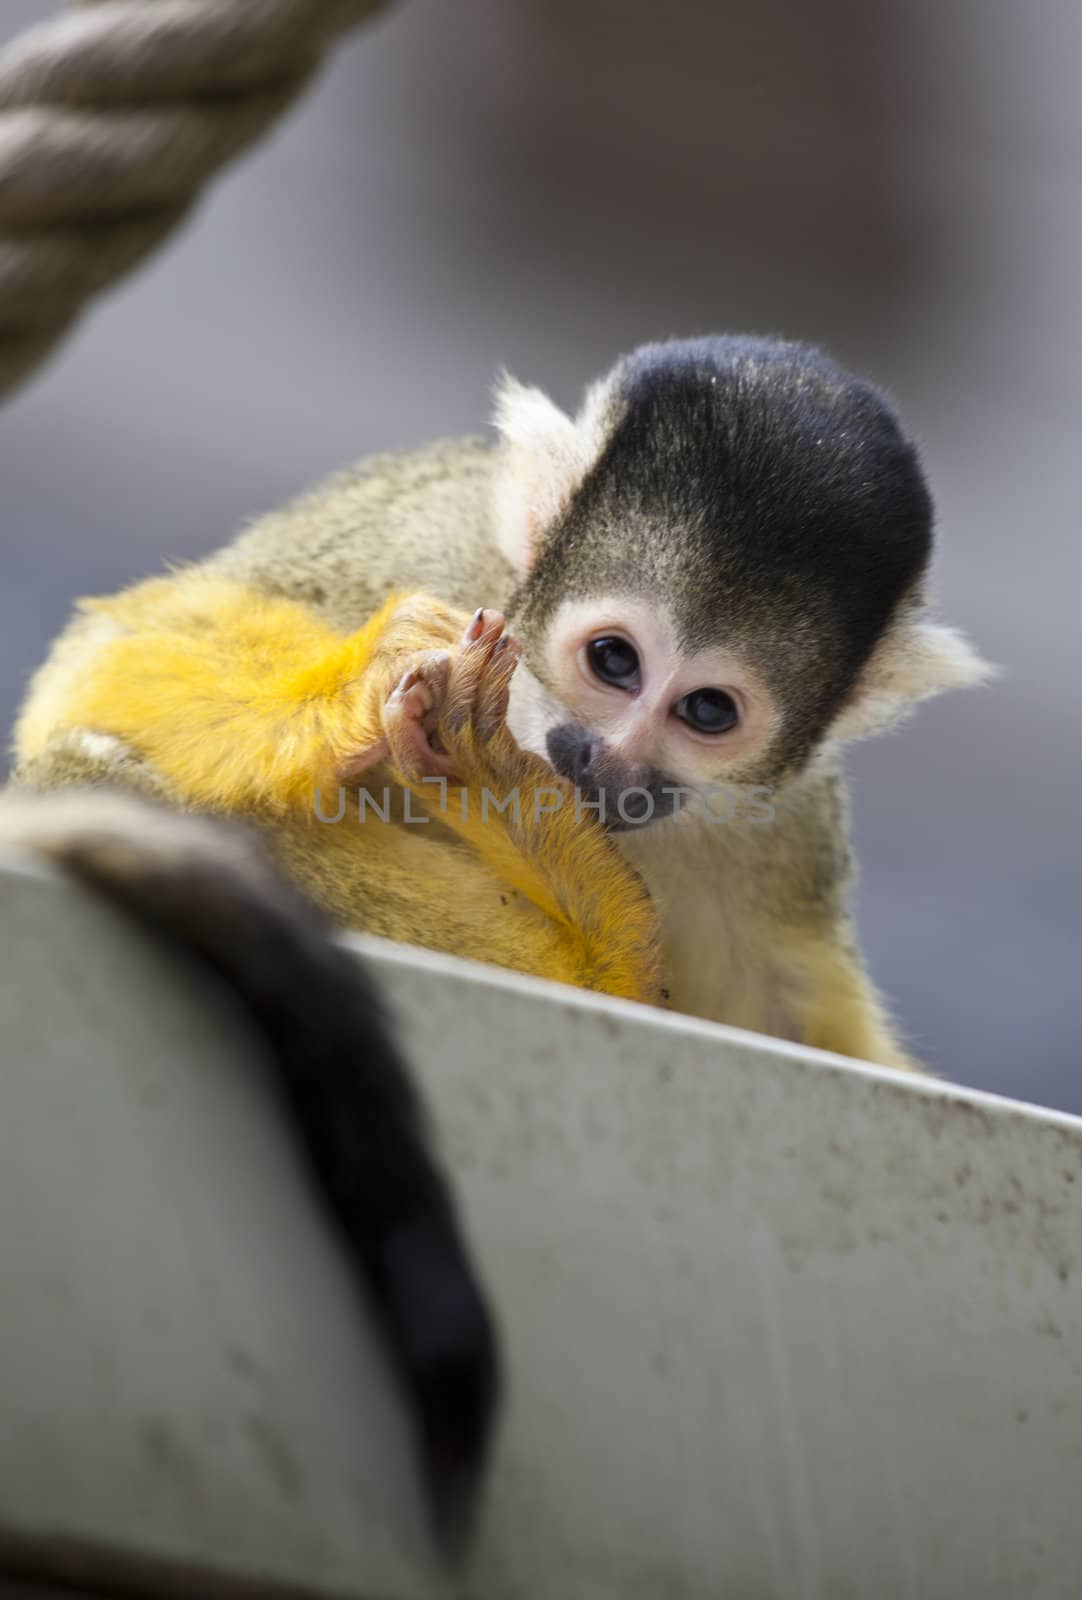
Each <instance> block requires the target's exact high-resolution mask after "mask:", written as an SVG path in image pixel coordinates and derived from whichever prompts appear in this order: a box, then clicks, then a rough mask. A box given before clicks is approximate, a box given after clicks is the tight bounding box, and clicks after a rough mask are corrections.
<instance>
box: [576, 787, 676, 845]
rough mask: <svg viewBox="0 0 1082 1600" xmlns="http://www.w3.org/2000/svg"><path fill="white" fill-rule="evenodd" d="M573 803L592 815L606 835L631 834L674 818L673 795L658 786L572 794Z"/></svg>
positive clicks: (594, 790)
mask: <svg viewBox="0 0 1082 1600" xmlns="http://www.w3.org/2000/svg"><path fill="white" fill-rule="evenodd" d="M575 796H576V803H577V804H578V806H579V807H580V808H581V809H582V810H583V811H584V812H591V813H592V814H593V815H594V816H595V817H597V819H598V821H599V822H600V823H601V824H602V825H603V826H604V828H605V831H606V833H631V832H632V831H633V830H635V829H638V828H648V827H649V826H650V824H651V823H652V822H661V821H662V820H663V819H664V818H666V817H671V816H672V814H673V795H672V793H666V792H665V790H664V789H662V787H661V786H660V785H659V784H657V785H655V784H650V785H647V784H641V785H640V784H628V785H624V786H622V787H615V786H610V787H608V788H604V787H602V788H597V789H581V788H576V790H575Z"/></svg>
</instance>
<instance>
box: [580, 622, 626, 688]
mask: <svg viewBox="0 0 1082 1600" xmlns="http://www.w3.org/2000/svg"><path fill="white" fill-rule="evenodd" d="M586 659H587V660H588V661H589V663H590V670H591V672H592V673H593V674H594V677H595V678H600V679H601V682H602V683H611V684H613V685H614V686H615V687H616V688H617V689H637V688H638V686H639V657H638V652H637V651H636V649H635V647H634V645H630V644H628V642H627V640H626V639H619V638H617V637H616V636H615V635H613V637H612V638H605V639H591V640H590V643H589V644H588V645H587V646H586Z"/></svg>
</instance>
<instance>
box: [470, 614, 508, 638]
mask: <svg viewBox="0 0 1082 1600" xmlns="http://www.w3.org/2000/svg"><path fill="white" fill-rule="evenodd" d="M506 626H507V623H506V620H505V618H504V615H503V612H502V611H489V610H487V609H486V608H485V607H484V606H478V607H477V610H476V611H475V612H474V614H473V616H472V617H471V618H470V620H469V622H468V623H467V625H466V631H465V633H464V634H463V635H462V643H463V644H479V643H484V642H487V643H490V644H492V643H495V641H496V640H497V639H498V638H499V637H500V635H501V633H502V632H503V630H504V628H505V627H506Z"/></svg>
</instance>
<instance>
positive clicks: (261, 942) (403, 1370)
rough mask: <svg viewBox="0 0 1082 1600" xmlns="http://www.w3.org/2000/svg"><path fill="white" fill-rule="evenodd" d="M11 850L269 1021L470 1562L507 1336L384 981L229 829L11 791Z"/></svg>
mask: <svg viewBox="0 0 1082 1600" xmlns="http://www.w3.org/2000/svg"><path fill="white" fill-rule="evenodd" d="M8 846H10V847H14V848H20V849H26V850H29V851H31V852H32V853H34V854H36V855H38V856H41V857H44V858H47V859H49V860H52V861H53V862H55V863H57V865H59V866H60V867H61V868H62V869H63V870H64V871H67V872H70V873H71V874H73V875H74V876H75V877H77V878H79V879H81V880H82V881H84V882H85V883H87V884H89V885H90V886H91V887H92V888H93V889H94V890H95V891H97V892H99V893H100V894H102V895H103V896H104V897H105V898H106V899H107V900H109V901H111V902H113V903H114V904H115V905H117V906H118V907H120V908H121V909H122V910H123V911H124V912H125V913H126V914H128V915H129V916H131V917H132V918H134V919H135V920H136V921H137V922H138V923H139V924H140V925H141V926H143V927H145V928H147V929H149V930H151V931H152V932H153V933H154V934H155V935H156V936H159V937H160V938H161V939H162V940H163V941H164V942H165V943H166V944H167V945H170V946H172V947H173V948H174V949H175V950H176V951H178V952H179V953H181V954H182V955H183V957H184V958H185V959H187V960H191V961H195V962H197V963H198V964H199V965H200V966H202V967H203V968H204V969H209V970H210V971H211V972H213V973H215V974H217V975H218V976H219V977H220V978H221V979H223V980H224V982H225V984H226V985H227V986H228V988H229V989H230V990H232V992H233V993H234V994H235V996H236V997H237V998H238V999H239V1001H240V1002H241V1004H242V1006H243V1008H244V1010H245V1011H246V1012H247V1014H248V1015H249V1017H250V1018H251V1019H252V1021H253V1022H254V1023H255V1024H256V1026H257V1028H258V1031H259V1033H260V1035H261V1037H262V1039H263V1040H264V1041H265V1044H266V1047H267V1051H268V1055H269V1059H270V1062H271V1063H272V1066H273V1070H274V1078H275V1082H276V1084H277V1086H278V1088H279V1090H280V1092H281V1095H282V1097H283V1098H284V1100H285V1102H286V1105H287V1107H288V1108H289V1111H290V1113H291V1120H292V1121H293V1123H294V1124H295V1126H296V1128H297V1129H298V1131H299V1134H300V1139H301V1143H302V1145H303V1147H304V1150H305V1153H306V1156H307V1158H308V1162H309V1165H310V1167H311V1170H312V1173H313V1175H314V1177H315V1180H316V1183H317V1186H318V1187H319V1189H320V1191H321V1192H322V1195H323V1198H324V1200H325V1202H326V1205H327V1207H328V1209H329V1211H330V1213H331V1215H332V1216H333V1218H334V1219H335V1222H336V1223H337V1226H338V1230H339V1232H340V1234H341V1236H342V1239H343V1241H344V1243H345V1247H346V1250H347V1252H348V1254H349V1257H350V1259H351V1261H352V1263H353V1265H354V1266H355V1268H356V1269H357V1271H358V1273H359V1276H360V1279H361V1282H362V1285H363V1288H364V1290H365V1291H366V1295H367V1299H368V1302H369V1304H370V1306H371V1309H372V1311H373V1313H374V1316H375V1319H376V1321H377V1323H378V1325H379V1327H380V1330H381V1332H382V1334H383V1337H384V1340H385V1343H386V1346H387V1348H388V1350H389V1352H390V1355H391V1358H392V1361H393V1363H394V1366H395V1367H396V1369H397V1373H398V1376H399V1379H400V1381H401V1384H402V1386H403V1389H404V1391H405V1395H406V1398H407V1401H408V1403H409V1406H410V1409H411V1411H412V1414H413V1417H414V1419H415V1425H416V1433H417V1439H418V1446H419V1454H420V1459H421V1464H422V1471H423V1474H424V1478H425V1482H426V1485H427V1489H428V1495H429V1501H430V1505H431V1508H432V1514H433V1519H434V1523H435V1527H436V1530H437V1534H438V1536H439V1537H440V1539H441V1542H442V1544H443V1546H444V1548H445V1549H446V1550H447V1552H448V1554H450V1555H454V1554H457V1553H458V1550H459V1549H460V1548H461V1546H462V1544H463V1542H464V1539H465V1537H466V1535H467V1534H468V1531H469V1527H470V1523H471V1513H472V1511H473V1509H474V1505H475V1501H476V1495H477V1490H478V1488H479V1486H480V1482H481V1478H482V1474H483V1469H484V1466H485V1461H486V1456H487V1451H488V1445H489V1441H490V1435H491V1431H492V1425H493V1421H494V1418H495V1412H496V1408H497V1401H498V1391H499V1353H498V1345H497V1338H496V1332H495V1327H494V1324H493V1321H492V1317H491V1315H490V1312H489V1310H488V1307H487V1305H486V1302H485V1298H484V1295H483V1292H482V1290H481V1288H480V1286H479V1283H478V1279H477V1277H476V1275H475V1272H474V1269H473V1267H472V1265H471V1261H470V1256H469V1251H468V1248H467V1245H466V1241H465V1238H464V1235H463V1232H462V1229H461V1226H460V1224H459V1221H458V1218H457V1214H456V1209H455V1204H454V1200H453V1198H452V1194H451V1191H450V1188H449V1186H448V1182H447V1179H446V1178H445V1176H444V1175H443V1173H442V1172H441V1170H440V1168H439V1166H438V1164H437V1161H436V1159H435V1157H434V1155H433V1154H432V1151H431V1148H430V1145H429V1139H428V1132H427V1129H426V1125H425V1119H424V1114H423V1108H422V1106H421V1103H420V1101H419V1098H418V1095H417V1093H416V1091H415V1089H414V1087H413V1084H412V1081H411V1078H410V1075H409V1072H408V1070H407V1067H406V1065H405V1063H404V1061H403V1059H402V1057H401V1055H400V1054H399V1051H398V1048H397V1046H396V1044H395V1041H394V1038H393V1036H392V1033H391V1030H390V1028H389V1026H388V1022H387V1019H386V1016H385V1014H384V1011H383V1008H382V1005H381V1002H380V998H379V995H378V993H377V992H376V990H375V988H374V985H373V983H372V981H371V979H370V977H369V976H368V974H367V973H366V972H365V971H364V970H363V968H362V967H361V966H360V964H359V963H358V962H357V961H356V960H355V959H354V958H353V957H351V956H350V955H348V954H347V952H346V951H345V950H344V949H342V948H341V947H340V946H338V945H337V944H336V943H334V941H333V940H332V938H331V937H330V933H329V929H328V927H327V926H326V924H325V923H324V920H323V918H322V917H321V916H320V915H319V914H318V913H317V912H316V910H315V909H314V908H313V907H312V906H311V905H310V904H309V903H308V902H307V901H306V900H305V899H303V897H302V896H301V895H300V894H299V893H298V892H297V891H296V890H294V889H293V888H292V886H291V885H289V884H288V883H287V882H286V881H285V880H284V879H283V878H282V877H281V876H279V874H278V873H277V872H276V871H275V870H273V868H272V867H271V866H270V864H269V863H268V861H267V860H266V858H265V856H264V854H263V851H262V849H261V848H260V847H259V845H258V843H257V840H256V838H255V837H254V836H253V835H252V834H250V833H249V832H248V831H247V830H246V829H241V828H239V827H237V826H235V825H234V824H232V823H226V822H222V821H219V820H217V819H210V818H207V817H199V816H191V815H183V814H180V813H177V812H173V811H170V810H167V809H165V808H164V807H162V806H158V805H155V804H152V803H150V802H147V801H145V800H143V799H141V798H136V797H135V796H132V795H130V794H125V793H122V792H119V791H111V790H108V789H96V790H85V791H66V792H61V793H51V794H42V793H30V792H28V791H22V790H16V791H9V792H8V794H6V795H4V796H3V797H2V798H0V847H8Z"/></svg>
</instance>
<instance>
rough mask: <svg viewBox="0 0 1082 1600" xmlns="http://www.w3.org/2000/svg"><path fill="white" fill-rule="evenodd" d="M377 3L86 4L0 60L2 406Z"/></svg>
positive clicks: (212, 0)
mask: <svg viewBox="0 0 1082 1600" xmlns="http://www.w3.org/2000/svg"><path fill="white" fill-rule="evenodd" d="M382 3H383V0H89V3H87V4H84V5H82V6H80V7H78V9H76V10H73V11H69V12H66V13H64V14H63V15H62V16H59V17H57V18H54V19H53V20H51V21H49V22H45V23H41V24H39V25H38V26H37V27H34V28H30V29H28V30H27V31H26V32H25V33H23V34H21V35H19V36H18V37H17V38H16V39H13V40H12V41H11V43H10V44H8V45H6V46H5V47H4V48H3V49H2V50H0V395H3V394H4V393H6V392H9V391H10V390H11V389H13V388H14V386H15V385H16V384H17V383H18V382H19V380H20V379H21V378H23V377H25V376H26V375H27V374H28V373H29V372H30V371H31V369H32V368H33V367H35V366H36V365H37V364H38V362H39V361H41V360H42V359H43V358H44V357H45V355H46V354H47V353H48V352H49V351H50V350H51V349H52V348H53V347H54V346H55V345H56V344H57V342H58V341H59V340H60V339H61V338H62V337H63V335H64V334H65V333H66V332H67V331H68V329H69V328H70V327H71V326H72V324H73V323H74V321H75V320H76V318H77V317H78V315H79V313H80V311H81V310H82V308H83V307H84V306H85V304H86V303H87V301H88V300H89V299H91V298H92V296H94V295H95V294H98V293H100V291H101V290H102V289H104V288H106V287H107V286H108V285H109V284H111V283H113V282H115V280H116V279H117V278H119V277H120V276H121V275H122V274H123V273H125V272H128V271H129V270H130V269H131V268H132V267H134V266H135V265H136V264H137V263H138V262H139V261H141V260H142V259H143V257H144V256H146V255H147V254H149V252H150V251H151V250H154V249H155V248H156V247H157V246H158V245H159V244H160V243H161V242H162V240H163V239H165V238H166V237H167V235H168V234H170V233H171V232H172V231H173V229H174V228H175V227H176V226H177V224H178V223H179V222H180V221H181V220H182V219H183V218H184V217H185V216H186V215H187V213H188V211H189V210H190V208H191V206H192V204H193V202H194V201H195V199H196V197H197V195H198V194H199V192H200V190H201V189H202V188H203V186H204V184H205V183H206V182H207V180H208V179H209V178H211V177H212V176H213V175H214V173H216V172H217V171H218V169H219V168H220V167H222V166H224V165H225V164H226V162H228V161H230V160H232V158H233V157H234V156H235V155H237V154H238V153H239V152H240V151H241V150H243V149H244V148H245V147H246V146H247V145H249V144H251V143H252V142H253V141H254V140H255V139H258V138H259V136H260V135H261V134H262V133H263V132H264V130H265V129H266V128H267V127H269V125H270V124H271V123H272V122H274V121H275V120H276V119H277V118H278V117H279V116H280V115H281V114H282V113H283V111H284V110H285V109H286V107H287V106H288V105H289V104H290V103H291V102H292V101H293V100H294V99H295V98H296V96H297V95H298V94H299V93H300V91H301V90H302V88H303V87H304V86H305V84H306V83H307V82H308V81H309V79H310V78H311V76H312V74H313V73H314V71H315V70H316V68H317V67H318V65H319V63H320V61H321V59H322V57H323V55H324V53H325V52H326V50H327V48H328V47H329V46H330V45H331V44H332V43H333V42H334V41H335V40H336V39H337V37H338V36H339V34H341V33H342V32H343V31H344V30H345V29H347V28H350V27H352V26H354V25H355V24H356V23H358V22H360V21H361V20H362V19H364V18H365V17H367V16H369V15H370V14H371V13H372V12H374V11H375V10H377V9H378V7H379V6H380V5H381V4H382Z"/></svg>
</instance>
